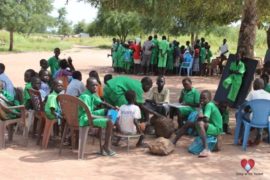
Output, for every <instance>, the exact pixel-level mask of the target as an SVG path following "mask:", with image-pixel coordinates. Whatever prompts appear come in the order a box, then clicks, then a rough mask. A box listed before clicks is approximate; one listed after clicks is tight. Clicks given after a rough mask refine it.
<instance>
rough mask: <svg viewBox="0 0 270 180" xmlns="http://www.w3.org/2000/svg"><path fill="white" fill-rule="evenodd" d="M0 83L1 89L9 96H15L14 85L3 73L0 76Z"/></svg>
mask: <svg viewBox="0 0 270 180" xmlns="http://www.w3.org/2000/svg"><path fill="white" fill-rule="evenodd" d="M0 81H2V82H3V86H4V87H3V89H4V90H6V91H7V92H8V93H9V94H10V95H11V96H13V97H14V96H15V91H14V85H13V83H12V82H11V80H10V79H9V78H8V77H7V75H6V74H5V73H2V74H0Z"/></svg>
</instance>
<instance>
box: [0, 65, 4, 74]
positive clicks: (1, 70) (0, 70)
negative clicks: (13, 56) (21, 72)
mask: <svg viewBox="0 0 270 180" xmlns="http://www.w3.org/2000/svg"><path fill="white" fill-rule="evenodd" d="M4 72H5V65H4V64H3V63H0V74H2V73H4Z"/></svg>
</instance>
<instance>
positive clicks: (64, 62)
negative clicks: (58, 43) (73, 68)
mask: <svg viewBox="0 0 270 180" xmlns="http://www.w3.org/2000/svg"><path fill="white" fill-rule="evenodd" d="M59 67H60V68H61V69H66V68H68V62H67V60H66V59H62V60H61V61H59Z"/></svg>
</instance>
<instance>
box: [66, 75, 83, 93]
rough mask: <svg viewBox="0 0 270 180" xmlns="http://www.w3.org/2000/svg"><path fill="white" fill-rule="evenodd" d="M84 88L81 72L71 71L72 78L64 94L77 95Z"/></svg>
mask: <svg viewBox="0 0 270 180" xmlns="http://www.w3.org/2000/svg"><path fill="white" fill-rule="evenodd" d="M85 90H86V88H85V85H84V84H83V83H82V73H81V72H80V71H74V72H73V73H72V80H71V82H70V83H69V85H68V87H67V91H66V94H68V95H71V96H76V97H79V96H80V95H81V94H82V93H83V92H84V91H85Z"/></svg>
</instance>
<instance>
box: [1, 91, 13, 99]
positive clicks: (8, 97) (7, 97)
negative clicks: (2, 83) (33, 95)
mask: <svg viewBox="0 0 270 180" xmlns="http://www.w3.org/2000/svg"><path fill="white" fill-rule="evenodd" d="M1 94H2V95H3V96H4V97H5V98H6V100H7V101H9V102H14V96H12V95H11V94H10V93H9V92H7V91H6V90H2V92H1Z"/></svg>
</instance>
